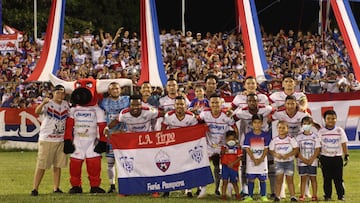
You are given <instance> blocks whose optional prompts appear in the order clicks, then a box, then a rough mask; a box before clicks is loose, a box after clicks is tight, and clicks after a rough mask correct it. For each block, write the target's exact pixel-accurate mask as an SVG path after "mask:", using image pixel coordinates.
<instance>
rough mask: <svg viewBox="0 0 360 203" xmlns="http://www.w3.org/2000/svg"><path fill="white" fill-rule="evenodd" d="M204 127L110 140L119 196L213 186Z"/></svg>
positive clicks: (123, 136)
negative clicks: (211, 184)
mask: <svg viewBox="0 0 360 203" xmlns="http://www.w3.org/2000/svg"><path fill="white" fill-rule="evenodd" d="M206 131H207V127H206V126H205V125H196V126H192V127H185V128H177V129H171V130H165V131H156V132H141V133H118V134H114V135H112V137H111V144H112V146H113V149H114V154H115V161H116V166H117V167H116V168H117V171H118V184H119V186H118V188H119V194H125V195H127V194H141V193H153V192H166V191H172V190H183V189H190V188H194V187H197V186H205V185H207V184H210V183H212V182H213V177H212V173H211V169H210V165H209V159H208V157H207V150H206V149H207V147H206V146H207V145H206V138H205V132H206Z"/></svg>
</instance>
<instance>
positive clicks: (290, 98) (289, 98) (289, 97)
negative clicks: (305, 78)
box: [285, 95, 296, 102]
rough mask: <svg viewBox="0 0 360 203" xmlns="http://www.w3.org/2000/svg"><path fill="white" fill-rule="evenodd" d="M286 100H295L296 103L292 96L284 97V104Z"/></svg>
mask: <svg viewBox="0 0 360 203" xmlns="http://www.w3.org/2000/svg"><path fill="white" fill-rule="evenodd" d="M287 100H295V101H296V98H295V97H294V96H292V95H288V96H286V98H285V102H286V101H287Z"/></svg>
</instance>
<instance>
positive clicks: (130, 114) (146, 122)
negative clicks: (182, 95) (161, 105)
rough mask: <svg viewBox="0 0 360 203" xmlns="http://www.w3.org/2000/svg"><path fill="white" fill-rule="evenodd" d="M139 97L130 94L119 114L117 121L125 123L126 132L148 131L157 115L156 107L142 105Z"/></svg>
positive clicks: (156, 194)
mask: <svg viewBox="0 0 360 203" xmlns="http://www.w3.org/2000/svg"><path fill="white" fill-rule="evenodd" d="M141 98H142V97H141V96H140V95H131V96H130V106H129V108H126V109H123V110H122V111H121V112H120V114H119V122H124V123H125V125H126V132H149V131H151V120H152V119H156V118H158V117H159V112H158V110H157V109H155V108H151V107H150V108H149V107H144V106H142V101H141ZM153 197H159V193H157V192H156V193H153Z"/></svg>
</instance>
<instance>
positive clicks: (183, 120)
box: [161, 96, 198, 197]
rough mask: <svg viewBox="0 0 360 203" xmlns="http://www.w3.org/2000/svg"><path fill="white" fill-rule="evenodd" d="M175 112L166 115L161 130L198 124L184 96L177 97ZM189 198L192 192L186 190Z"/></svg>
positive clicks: (166, 194) (166, 193) (165, 195)
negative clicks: (188, 109) (187, 107)
mask: <svg viewBox="0 0 360 203" xmlns="http://www.w3.org/2000/svg"><path fill="white" fill-rule="evenodd" d="M174 106H175V110H172V111H169V112H167V113H166V114H165V116H164V120H163V122H162V125H161V130H166V129H174V128H181V127H187V126H193V125H196V124H197V123H198V120H197V119H196V117H195V115H194V114H193V113H192V112H191V111H187V110H186V101H185V98H184V97H183V96H177V97H175V104H174ZM185 194H186V195H187V196H188V197H192V196H193V195H192V192H191V190H185ZM169 195H170V193H169V192H165V193H164V194H163V196H164V197H169Z"/></svg>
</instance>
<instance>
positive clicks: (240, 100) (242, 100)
mask: <svg viewBox="0 0 360 203" xmlns="http://www.w3.org/2000/svg"><path fill="white" fill-rule="evenodd" d="M256 95H257V97H258V103H259V104H261V105H269V98H268V97H267V96H266V95H265V94H261V93H256ZM246 106H247V95H246V94H244V93H240V94H238V95H236V96H235V97H234V99H233V101H232V102H231V107H232V108H233V109H241V108H244V107H246Z"/></svg>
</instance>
